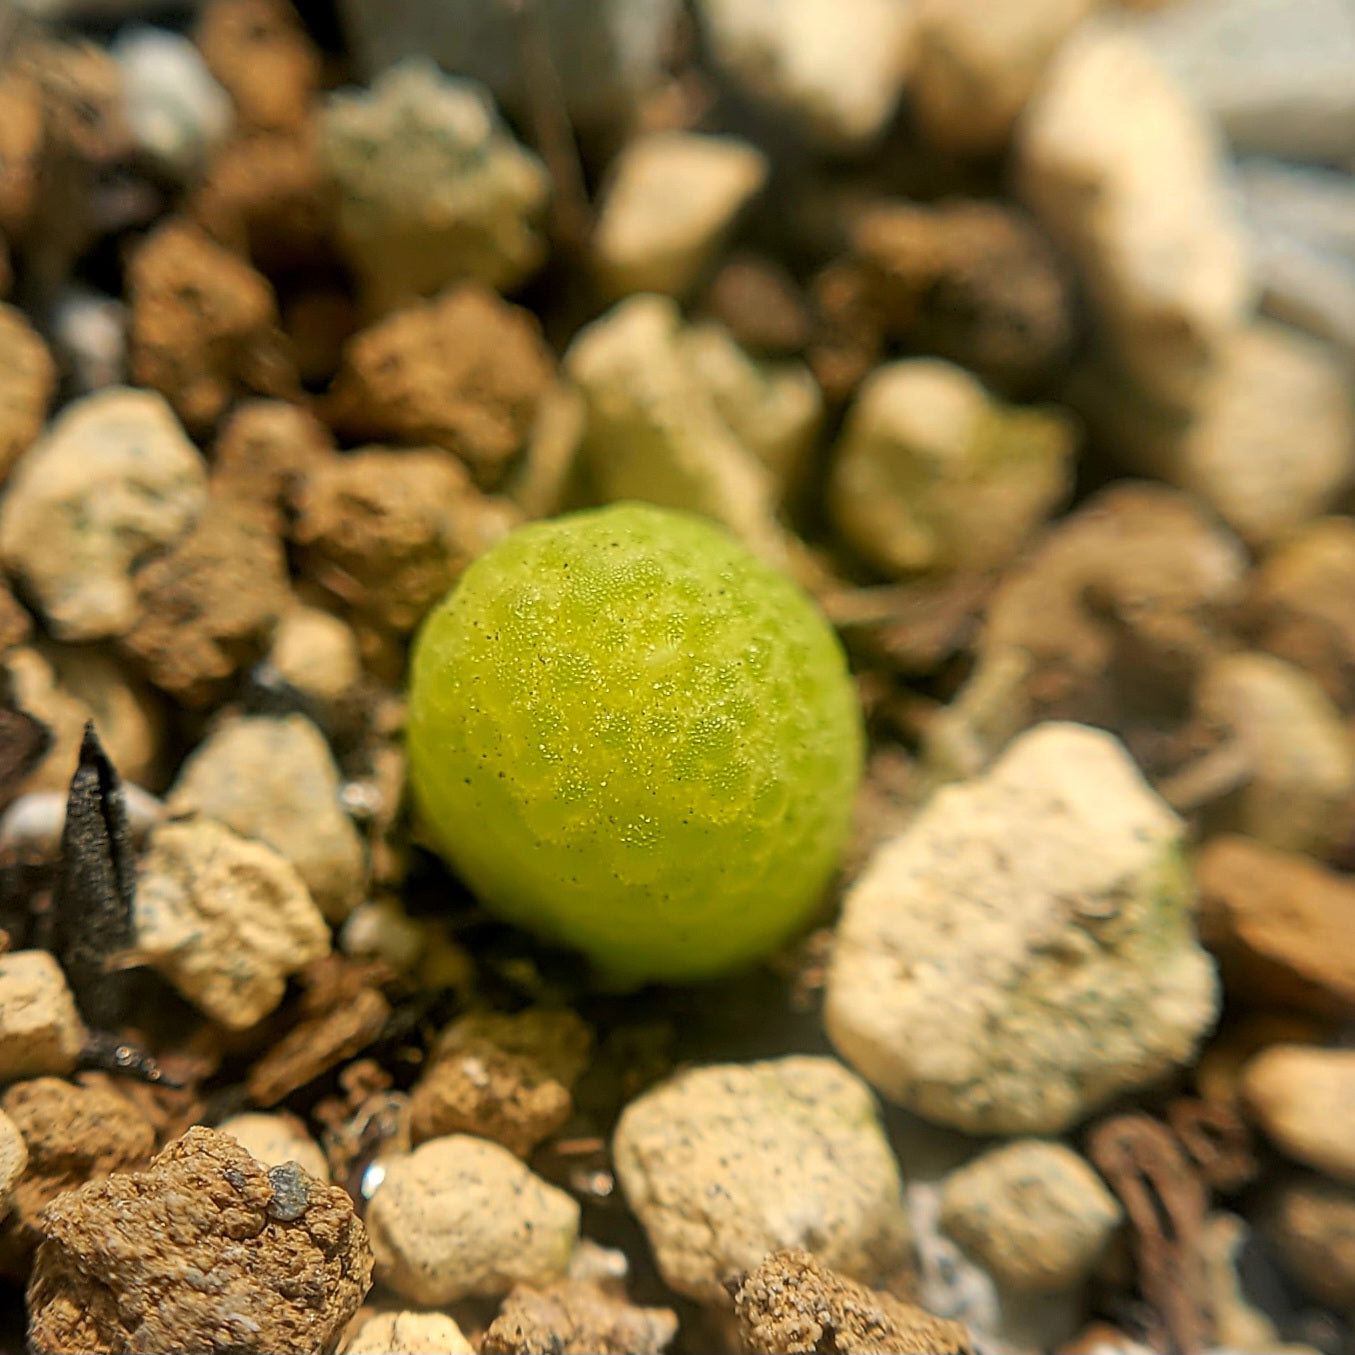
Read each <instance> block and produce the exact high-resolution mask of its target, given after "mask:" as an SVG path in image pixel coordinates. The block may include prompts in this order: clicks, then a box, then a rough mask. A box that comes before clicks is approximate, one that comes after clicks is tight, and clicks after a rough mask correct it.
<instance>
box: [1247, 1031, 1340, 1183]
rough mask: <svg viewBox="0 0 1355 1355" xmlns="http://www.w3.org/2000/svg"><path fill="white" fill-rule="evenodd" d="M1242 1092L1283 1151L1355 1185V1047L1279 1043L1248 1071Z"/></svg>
mask: <svg viewBox="0 0 1355 1355" xmlns="http://www.w3.org/2000/svg"><path fill="white" fill-rule="evenodd" d="M1241 1090H1242V1099H1243V1102H1244V1103H1245V1105H1246V1107H1247V1109H1248V1110H1249V1111H1250V1112H1251V1114H1252V1116H1253V1117H1254V1118H1255V1119H1256V1121H1257V1123H1259V1124H1260V1126H1261V1128H1262V1129H1264V1130H1265V1132H1266V1135H1267V1136H1268V1137H1269V1138H1270V1140H1271V1142H1272V1143H1274V1144H1275V1146H1276V1147H1277V1148H1278V1149H1279V1150H1280V1151H1281V1152H1282V1153H1284V1154H1285V1155H1286V1156H1287V1157H1291V1158H1293V1159H1294V1160H1295V1161H1297V1162H1302V1163H1303V1164H1305V1165H1306V1166H1309V1167H1315V1168H1316V1169H1317V1170H1318V1171H1320V1172H1323V1173H1325V1174H1326V1175H1328V1176H1332V1177H1335V1178H1336V1179H1337V1180H1339V1181H1346V1182H1349V1183H1351V1184H1355V1137H1352V1134H1351V1126H1352V1125H1355V1049H1314V1048H1312V1047H1309V1046H1305V1045H1273V1046H1271V1047H1270V1048H1269V1049H1266V1050H1263V1051H1262V1052H1261V1053H1260V1054H1258V1055H1257V1056H1256V1057H1255V1058H1254V1059H1252V1060H1251V1062H1250V1063H1248V1064H1247V1066H1246V1067H1245V1068H1244V1069H1243V1070H1242V1084H1241Z"/></svg>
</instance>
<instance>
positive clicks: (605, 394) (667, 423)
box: [565, 293, 785, 562]
mask: <svg viewBox="0 0 1355 1355" xmlns="http://www.w3.org/2000/svg"><path fill="white" fill-rule="evenodd" d="M685 337H686V331H685V328H684V326H683V323H682V315H681V312H680V311H679V310H678V307H677V303H676V302H675V301H673V300H672V299H671V298H669V297H665V296H657V295H654V294H651V293H643V294H641V295H639V296H633V297H629V298H627V299H626V300H625V301H622V302H619V303H618V304H617V305H615V306H613V307H612V309H611V310H609V311H608V312H607V313H606V314H605V315H604V316H602V317H601V318H600V319H598V320H595V321H594V322H593V323H592V324H591V325H588V326H587V327H586V328H584V329H583V330H582V331H580V333H579V335H578V337H577V338H576V339H575V340H574V342H573V344H571V345H570V348H569V351H568V352H567V353H566V354H565V367H566V370H567V371H568V373H569V376H570V377H571V378H572V379H573V380H574V382H575V383H576V384H577V385H578V387H579V389H580V390H581V391H582V392H583V395H584V400H585V402H586V405H587V411H588V412H587V425H586V431H585V434H584V442H583V448H582V455H583V457H584V458H585V460H586V462H587V463H588V465H589V467H590V469H591V471H592V474H593V479H594V482H595V483H596V485H597V487H598V490H599V491H600V493H601V496H602V498H603V499H606V500H617V499H640V500H643V501H646V502H649V503H657V504H661V505H663V506H664V507H666V508H679V509H685V510H686V511H688V512H692V513H700V514H701V515H703V516H704V517H709V518H714V519H715V521H717V522H722V523H724V525H725V526H726V527H728V528H729V529H730V530H731V531H732V532H733V533H734V535H735V536H737V537H739V538H740V539H741V540H742V541H743V542H744V544H745V545H747V546H749V547H750V548H751V549H752V550H754V551H756V552H757V553H758V554H759V555H762V556H763V557H764V558H765V559H769V560H771V561H773V562H779V561H780V560H781V559H782V558H783V557H784V554H785V545H784V540H783V537H782V535H781V533H780V531H779V529H778V528H777V526H776V524H775V522H774V520H773V516H772V504H773V500H774V495H775V491H774V486H773V482H772V477H771V475H770V473H769V472H768V470H767V468H766V466H764V465H763V464H762V462H761V461H760V460H759V459H758V458H757V457H756V456H755V455H754V454H753V453H752V452H751V451H750V450H749V449H748V448H747V447H745V446H744V444H743V443H742V442H741V441H740V440H739V438H738V437H737V436H736V435H735V433H734V432H733V430H732V429H731V428H730V427H729V424H728V423H727V422H726V421H725V419H724V418H723V416H722V415H721V413H720V409H719V407H718V405H717V403H716V401H715V398H714V396H713V394H712V393H711V391H710V390H709V388H708V386H707V384H706V382H705V380H704V378H703V377H702V375H701V372H700V370H699V369H698V368H697V367H696V366H695V365H694V364H693V363H692V362H691V360H690V359H689V357H688V355H687V352H686V348H685Z"/></svg>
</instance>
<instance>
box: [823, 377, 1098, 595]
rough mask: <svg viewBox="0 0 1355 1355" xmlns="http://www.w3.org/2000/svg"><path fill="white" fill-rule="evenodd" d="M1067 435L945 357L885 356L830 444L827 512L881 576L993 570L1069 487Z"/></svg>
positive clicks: (1071, 441) (1065, 424)
mask: <svg viewBox="0 0 1355 1355" xmlns="http://www.w3.org/2000/svg"><path fill="white" fill-rule="evenodd" d="M1076 441H1077V438H1076V434H1075V432H1074V430H1073V426H1072V423H1071V422H1070V420H1069V419H1068V418H1067V416H1065V415H1063V414H1062V413H1059V412H1056V411H1054V410H1052V409H1048V410H1041V409H1017V408H1015V407H1013V406H1009V405H1005V404H1003V403H1002V402H1000V401H998V400H996V399H994V398H992V397H990V396H989V395H988V393H987V392H986V391H985V390H984V388H983V386H982V385H981V384H980V383H979V382H978V381H976V380H975V379H974V378H973V377H972V376H970V374H969V373H968V372H966V371H965V370H964V369H963V368H962V367H957V366H955V364H954V363H950V362H945V361H943V360H941V359H940V358H909V359H905V360H903V361H901V362H891V363H886V364H885V365H883V366H880V367H877V368H876V369H875V370H874V371H873V372H872V373H871V374H870V376H868V377H867V378H866V380H865V381H864V382H863V383H862V386H861V389H860V391H859V393H858V394H857V397H856V400H855V401H854V402H853V404H852V407H851V409H850V411H849V412H848V414H847V420H846V423H845V425H844V426H843V430H842V435H841V437H840V438H839V440H838V444H837V448H836V451H835V452H834V459H833V468H832V472H831V477H830V480H829V491H828V492H829V505H830V508H831V511H832V514H833V519H834V521H835V522H836V523H837V526H838V529H839V530H840V531H841V532H842V535H843V537H844V538H845V539H846V540H847V541H848V542H849V543H850V544H851V545H852V546H853V547H854V548H855V549H856V550H858V551H859V552H860V553H861V555H862V556H864V557H865V558H866V559H867V560H869V561H870V562H871V563H872V564H873V565H874V566H875V567H876V568H877V569H880V570H882V571H883V572H884V573H885V574H887V575H889V576H890V577H898V576H900V575H904V574H909V573H918V572H929V571H964V570H984V569H993V568H996V567H998V566H1001V565H1004V564H1006V563H1007V561H1008V560H1010V559H1011V558H1012V557H1013V556H1014V555H1015V554H1016V552H1017V551H1018V550H1019V549H1020V548H1021V546H1022V544H1023V543H1024V542H1025V540H1026V538H1027V537H1028V536H1030V534H1031V533H1032V532H1033V531H1034V530H1035V529H1036V527H1038V526H1039V525H1040V523H1041V522H1043V520H1044V519H1045V517H1047V516H1048V514H1049V513H1050V511H1051V510H1052V509H1053V508H1054V507H1055V505H1056V504H1057V503H1058V502H1059V501H1060V500H1061V499H1062V498H1063V497H1064V496H1065V495H1066V494H1067V493H1068V491H1069V489H1070V488H1071V480H1072V465H1071V462H1072V455H1073V450H1074V447H1075V445H1076Z"/></svg>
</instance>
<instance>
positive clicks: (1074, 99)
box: [1016, 19, 1252, 404]
mask: <svg viewBox="0 0 1355 1355" xmlns="http://www.w3.org/2000/svg"><path fill="white" fill-rule="evenodd" d="M1016 161H1017V165H1016V175H1017V183H1018V187H1019V189H1020V191H1021V193H1022V195H1023V197H1024V198H1025V200H1026V201H1027V202H1028V203H1029V204H1030V205H1031V207H1032V208H1033V209H1034V211H1035V212H1036V214H1037V215H1038V216H1039V217H1040V219H1041V221H1042V222H1043V224H1044V225H1045V227H1046V228H1047V229H1048V230H1049V232H1050V234H1051V235H1052V236H1053V237H1054V239H1055V240H1056V241H1057V242H1058V243H1059V244H1061V245H1062V246H1063V247H1064V248H1065V249H1066V250H1068V251H1069V253H1070V254H1071V255H1072V257H1073V258H1074V259H1075V260H1076V262H1077V263H1078V265H1079V266H1080V268H1081V270H1082V273H1083V276H1084V277H1085V279H1086V283H1087V287H1088V290H1089V291H1090V293H1091V298H1092V301H1093V304H1094V307H1095V311H1096V314H1097V316H1098V318H1099V319H1100V321H1101V324H1102V326H1103V327H1104V330H1105V332H1106V336H1107V338H1108V339H1109V340H1110V343H1111V345H1112V347H1113V348H1114V351H1115V353H1116V354H1117V356H1118V357H1119V359H1120V360H1121V362H1123V363H1124V365H1125V366H1126V367H1127V368H1128V370H1129V371H1130V372H1131V373H1132V374H1133V375H1134V377H1135V378H1136V379H1137V380H1138V382H1139V383H1140V384H1141V385H1142V386H1143V387H1144V389H1145V390H1147V391H1148V392H1149V393H1151V394H1152V395H1153V396H1154V397H1156V398H1159V399H1161V400H1163V401H1166V402H1169V403H1174V404H1184V403H1189V402H1190V400H1191V399H1192V398H1193V396H1194V395H1195V394H1196V392H1197V391H1198V389H1199V386H1200V384H1201V383H1202V382H1203V380H1204V379H1205V378H1206V377H1207V376H1208V374H1209V372H1210V369H1211V367H1212V364H1213V361H1214V359H1215V357H1216V355H1217V353H1218V351H1219V349H1220V347H1221V346H1222V345H1223V343H1224V342H1225V341H1226V340H1227V339H1228V338H1229V336H1230V335H1231V334H1232V333H1233V332H1234V331H1235V330H1236V329H1237V328H1238V326H1239V325H1240V324H1241V323H1242V320H1243V318H1244V316H1245V314H1246V311H1247V308H1248V306H1249V304H1250V301H1251V290H1252V284H1251V280H1250V277H1249V275H1248V267H1247V262H1246V259H1245V256H1244V251H1243V244H1242V232H1241V229H1240V226H1239V225H1238V223H1237V222H1235V221H1234V220H1233V219H1232V216H1231V214H1230V212H1229V210H1228V204H1227V200H1226V196H1225V191H1224V186H1223V174H1222V158H1221V155H1220V152H1219V148H1218V146H1217V145H1216V144H1215V140H1214V137H1213V135H1212V129H1211V127H1210V126H1209V124H1208V123H1207V122H1206V121H1205V120H1204V118H1203V117H1202V116H1201V115H1200V114H1199V113H1197V112H1196V111H1195V109H1194V108H1192V106H1191V105H1190V103H1189V102H1188V100H1187V99H1186V97H1185V95H1184V94H1183V93H1182V92H1181V91H1180V90H1179V89H1178V88H1177V87H1176V85H1175V84H1174V83H1173V81H1172V80H1171V79H1170V77H1168V76H1167V74H1166V73H1165V72H1164V71H1163V70H1162V69H1161V68H1160V67H1159V65H1158V63H1157V62H1156V60H1155V59H1154V57H1153V55H1152V53H1151V51H1150V50H1149V49H1148V48H1147V47H1146V46H1145V45H1144V44H1143V43H1142V42H1140V41H1139V40H1138V39H1137V38H1135V37H1134V36H1133V34H1132V33H1129V32H1125V31H1122V30H1121V29H1119V28H1117V27H1116V26H1115V24H1114V23H1113V21H1112V20H1110V19H1105V20H1100V19H1093V20H1090V21H1088V22H1087V23H1084V24H1083V25H1081V27H1079V28H1078V30H1077V31H1076V32H1075V33H1073V34H1072V36H1071V37H1070V38H1069V39H1068V41H1067V42H1065V43H1064V44H1063V46H1062V48H1060V50H1059V52H1058V54H1057V55H1056V56H1055V58H1054V60H1053V62H1052V63H1051V66H1050V69H1049V71H1048V72H1047V74H1046V77H1045V80H1044V82H1043V83H1042V86H1041V88H1040V90H1039V92H1038V93H1037V94H1036V95H1035V97H1034V98H1033V99H1032V101H1031V103H1030V106H1029V107H1028V109H1027V110H1026V114H1025V116H1024V117H1023V118H1022V121H1021V125H1020V128H1019V131H1018V134H1017V137H1016Z"/></svg>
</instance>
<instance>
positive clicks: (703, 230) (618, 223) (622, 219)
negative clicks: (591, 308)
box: [592, 132, 768, 297]
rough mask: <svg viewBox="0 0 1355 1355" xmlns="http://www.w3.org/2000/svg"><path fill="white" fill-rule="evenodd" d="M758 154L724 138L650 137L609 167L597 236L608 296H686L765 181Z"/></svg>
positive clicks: (597, 259) (597, 263) (598, 264)
mask: <svg viewBox="0 0 1355 1355" xmlns="http://www.w3.org/2000/svg"><path fill="white" fill-rule="evenodd" d="M767 170H768V166H767V160H766V157H765V156H764V155H763V154H762V152H761V151H759V150H757V149H756V148H755V147H753V146H751V145H749V144H748V143H747V142H744V141H739V140H737V139H736V138H734V137H727V136H699V135H696V134H694V133H691V132H650V133H648V134H647V135H643V136H638V137H636V138H634V139H633V140H632V141H630V142H628V143H627V145H626V146H625V147H624V148H623V150H622V151H621V152H620V154H619V155H618V156H617V157H616V159H615V160H614V161H613V162H612V166H611V170H610V174H611V180H610V183H609V185H608V187H607V189H606V192H605V194H604V196H603V198H602V202H601V205H600V208H599V213H598V220H597V226H596V229H595V230H594V233H593V237H592V247H593V265H594V268H595V269H596V270H597V274H598V279H599V281H600V283H601V285H602V288H603V290H604V291H605V292H607V293H608V294H609V295H611V296H625V295H627V294H628V293H630V292H663V293H666V294H667V295H669V296H679V297H680V296H682V295H684V294H685V293H686V292H687V290H688V289H689V288H690V287H691V286H692V285H693V284H694V283H695V282H696V280H697V278H698V277H699V276H700V274H701V272H702V270H703V269H704V268H705V267H706V265H707V264H708V263H709V262H710V260H711V258H712V257H713V255H714V254H715V252H716V250H718V249H719V247H720V245H721V244H722V243H723V241H724V238H725V236H726V234H727V232H728V230H729V228H730V226H731V225H732V224H733V222H734V220H735V218H736V217H737V216H738V214H739V212H740V211H741V210H742V209H743V207H744V206H745V205H746V204H747V203H748V202H749V201H750V199H752V198H753V197H754V196H755V195H756V194H757V192H758V190H759V189H760V188H761V187H762V185H763V183H764V182H765V180H766V178H767Z"/></svg>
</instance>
